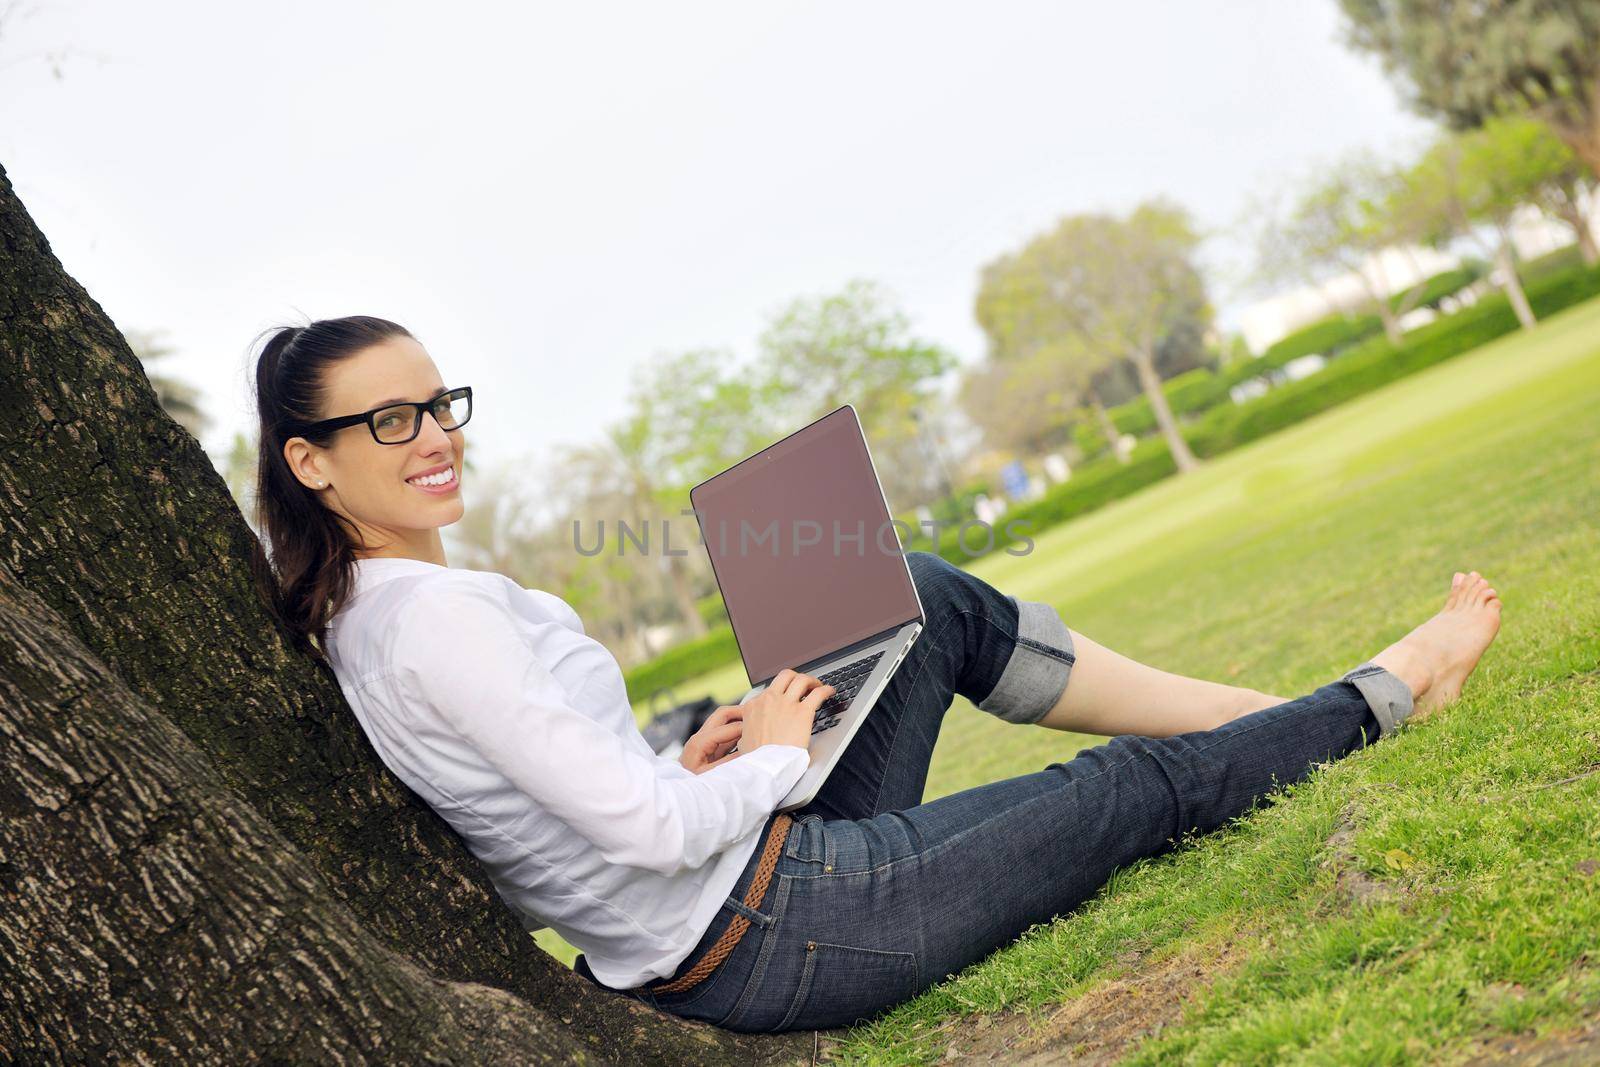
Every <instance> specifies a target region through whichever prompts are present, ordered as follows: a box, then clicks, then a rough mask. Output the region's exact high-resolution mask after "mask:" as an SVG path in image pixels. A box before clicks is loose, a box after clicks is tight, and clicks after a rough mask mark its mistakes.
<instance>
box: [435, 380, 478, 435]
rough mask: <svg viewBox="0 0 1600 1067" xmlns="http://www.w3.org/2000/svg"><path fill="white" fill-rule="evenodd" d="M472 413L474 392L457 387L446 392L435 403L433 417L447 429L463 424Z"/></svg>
mask: <svg viewBox="0 0 1600 1067" xmlns="http://www.w3.org/2000/svg"><path fill="white" fill-rule="evenodd" d="M471 415H472V394H470V393H469V392H467V390H465V389H456V390H453V391H451V392H448V393H446V394H444V396H441V397H440V398H439V399H438V400H436V401H434V404H433V417H434V418H436V419H438V420H439V425H440V426H443V427H444V428H445V429H446V430H453V429H455V428H456V427H457V426H460V425H462V424H463V423H465V422H466V421H467V419H468V418H469V417H470V416H471Z"/></svg>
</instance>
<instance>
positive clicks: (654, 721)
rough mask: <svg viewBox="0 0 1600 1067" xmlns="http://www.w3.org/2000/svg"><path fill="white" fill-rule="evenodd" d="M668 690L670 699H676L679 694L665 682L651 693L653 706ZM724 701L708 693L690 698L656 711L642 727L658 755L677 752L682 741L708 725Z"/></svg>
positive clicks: (680, 749)
mask: <svg viewBox="0 0 1600 1067" xmlns="http://www.w3.org/2000/svg"><path fill="white" fill-rule="evenodd" d="M663 694H665V695H666V696H667V698H668V699H669V700H673V701H676V700H677V699H678V698H677V694H675V693H674V692H673V691H672V690H671V689H669V688H667V687H666V686H663V687H661V688H660V689H657V690H656V691H655V692H654V693H651V694H650V707H651V709H652V711H654V709H655V705H656V698H657V697H659V696H661V695H663ZM721 706H722V705H721V704H720V703H719V702H718V701H717V698H716V697H714V696H711V695H709V694H707V695H706V696H703V697H701V698H700V699H699V700H691V701H689V702H687V703H684V704H674V705H673V706H672V707H670V708H668V709H667V710H666V711H663V712H660V713H658V714H655V715H654V716H653V717H652V718H651V719H650V721H649V722H648V723H646V724H645V727H644V729H643V730H642V731H641V732H642V733H643V734H644V739H645V741H647V742H648V743H649V745H650V747H651V749H653V750H654V751H655V754H656V755H658V756H676V755H677V754H678V753H680V752H682V751H683V744H684V742H685V741H687V740H689V738H691V737H693V736H694V732H695V731H696V730H698V729H700V727H702V726H704V725H705V722H706V720H707V719H709V718H711V713H712V712H714V711H716V710H717V709H718V708H719V707H721Z"/></svg>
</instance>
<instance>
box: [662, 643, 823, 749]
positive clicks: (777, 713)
mask: <svg viewBox="0 0 1600 1067" xmlns="http://www.w3.org/2000/svg"><path fill="white" fill-rule="evenodd" d="M832 695H833V686H831V685H824V684H823V683H822V682H820V681H818V680H817V679H815V678H813V677H811V676H810V675H809V674H801V673H800V672H799V671H795V670H790V669H789V668H788V667H785V668H784V669H783V670H781V671H779V672H778V675H777V677H776V678H774V679H772V684H771V685H769V686H767V687H766V688H765V689H763V690H762V691H761V692H760V693H758V694H756V695H755V696H754V697H752V698H751V699H750V700H749V701H748V702H746V703H744V704H738V705H734V706H732V707H723V708H718V709H717V710H716V711H714V712H712V713H711V717H710V718H708V719H706V721H705V725H703V726H701V727H700V729H699V730H696V731H695V733H694V736H693V737H691V738H689V740H687V741H685V742H684V744H683V752H682V753H681V754H680V755H679V756H678V762H679V763H681V764H683V765H684V766H685V767H687V768H688V769H689V770H691V771H693V772H694V773H696V774H700V773H701V772H703V771H707V770H710V769H711V768H712V767H715V766H716V765H717V764H719V763H726V762H727V761H728V760H731V759H736V758H737V757H739V756H742V755H744V754H745V753H746V752H750V751H753V750H755V749H758V748H760V747H761V746H762V745H795V746H797V747H799V748H803V749H807V750H808V751H809V750H810V748H811V727H812V726H813V725H814V724H815V723H816V719H817V709H818V708H819V707H821V706H822V702H823V701H824V700H827V699H828V698H829V697H831V696H832ZM735 744H737V745H738V746H739V751H738V752H734V751H731V750H732V748H733V746H734V745H735Z"/></svg>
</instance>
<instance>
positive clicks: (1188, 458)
mask: <svg viewBox="0 0 1600 1067" xmlns="http://www.w3.org/2000/svg"><path fill="white" fill-rule="evenodd" d="M1132 358H1133V366H1134V369H1135V370H1137V371H1138V372H1139V385H1140V386H1141V387H1142V388H1143V389H1144V395H1145V397H1146V398H1148V399H1149V401H1150V410H1151V411H1153V412H1155V416H1156V425H1157V426H1159V427H1161V436H1163V437H1165V438H1166V439H1167V447H1168V448H1169V449H1171V451H1172V459H1173V461H1174V462H1175V463H1177V465H1178V471H1179V472H1180V473H1182V472H1184V471H1192V470H1194V469H1195V468H1196V467H1198V466H1200V461H1199V460H1198V459H1196V458H1195V455H1194V453H1193V452H1192V451H1190V450H1189V442H1187V441H1185V440H1184V439H1183V434H1182V433H1180V432H1179V430H1178V420H1177V419H1175V418H1173V417H1172V407H1171V405H1169V404H1168V403H1167V394H1166V392H1165V391H1163V390H1162V388H1161V378H1160V376H1159V375H1157V374H1156V367H1155V360H1154V358H1152V355H1151V353H1150V352H1149V351H1139V352H1136V353H1134V355H1133V357H1132Z"/></svg>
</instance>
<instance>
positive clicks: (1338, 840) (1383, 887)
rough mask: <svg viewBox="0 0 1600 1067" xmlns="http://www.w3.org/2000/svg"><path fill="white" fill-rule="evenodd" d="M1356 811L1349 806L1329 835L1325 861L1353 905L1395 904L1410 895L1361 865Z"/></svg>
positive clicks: (1337, 888) (1323, 862)
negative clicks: (1355, 841)
mask: <svg viewBox="0 0 1600 1067" xmlns="http://www.w3.org/2000/svg"><path fill="white" fill-rule="evenodd" d="M1355 814H1356V813H1355V810H1354V809H1353V808H1350V807H1346V808H1345V809H1344V810H1343V811H1341V812H1340V813H1339V822H1338V825H1337V826H1335V828H1334V831H1333V833H1332V834H1330V835H1329V836H1328V841H1327V845H1328V854H1327V855H1326V856H1325V857H1323V859H1322V860H1321V864H1322V866H1323V867H1325V868H1328V869H1330V870H1332V871H1333V872H1334V878H1333V884H1334V888H1335V889H1336V890H1338V892H1339V893H1340V894H1341V895H1342V896H1343V897H1344V898H1345V899H1346V900H1348V901H1350V902H1351V903H1353V904H1392V903H1394V902H1396V901H1399V900H1403V899H1405V897H1406V892H1405V890H1403V889H1401V888H1400V887H1399V886H1397V885H1395V884H1394V883H1392V882H1385V881H1383V880H1381V879H1378V878H1374V877H1372V875H1370V874H1368V873H1367V872H1366V871H1364V870H1362V869H1361V868H1360V866H1358V863H1359V858H1358V857H1357V856H1356V853H1355V849H1354V847H1353V842H1354V840H1355V836H1356V824H1355Z"/></svg>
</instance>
